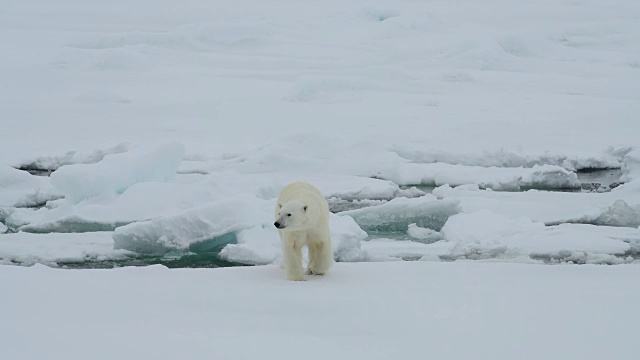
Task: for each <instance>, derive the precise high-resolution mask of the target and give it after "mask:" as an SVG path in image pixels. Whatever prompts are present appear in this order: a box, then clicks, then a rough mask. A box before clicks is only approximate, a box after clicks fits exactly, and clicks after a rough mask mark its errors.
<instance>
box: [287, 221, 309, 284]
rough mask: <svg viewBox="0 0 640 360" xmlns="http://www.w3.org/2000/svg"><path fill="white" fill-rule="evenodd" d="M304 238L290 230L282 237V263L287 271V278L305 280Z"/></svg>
mask: <svg viewBox="0 0 640 360" xmlns="http://www.w3.org/2000/svg"><path fill="white" fill-rule="evenodd" d="M303 244H304V239H303V238H302V236H301V235H299V234H295V233H294V232H290V233H289V234H287V235H285V236H283V239H282V263H283V265H284V270H285V271H286V273H287V279H289V280H295V281H305V280H306V279H305V278H304V272H303V269H302V245H303Z"/></svg>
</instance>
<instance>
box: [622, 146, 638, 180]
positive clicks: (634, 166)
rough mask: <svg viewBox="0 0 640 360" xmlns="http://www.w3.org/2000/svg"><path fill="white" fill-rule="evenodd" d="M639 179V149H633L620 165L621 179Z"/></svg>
mask: <svg viewBox="0 0 640 360" xmlns="http://www.w3.org/2000/svg"><path fill="white" fill-rule="evenodd" d="M634 179H635V180H639V179H640V149H635V150H633V151H631V152H629V153H628V154H627V155H626V156H625V157H624V160H623V166H622V178H621V179H620V180H622V181H627V182H629V181H631V180H634Z"/></svg>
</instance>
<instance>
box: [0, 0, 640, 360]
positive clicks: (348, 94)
mask: <svg viewBox="0 0 640 360" xmlns="http://www.w3.org/2000/svg"><path fill="white" fill-rule="evenodd" d="M638 13H640V3H638V2H634V1H626V0H614V1H608V2H602V1H597V0H582V1H555V0H542V1H517V2H514V1H507V0H487V1H483V2H473V1H429V2H415V1H389V0H378V1H373V2H372V1H351V2H349V3H345V2H343V1H337V0H326V1H321V2H291V1H284V0H275V1H269V2H259V1H253V0H241V1H234V2H216V3H215V4H212V3H211V2H202V1H200V0H185V1H182V2H180V3H177V2H175V1H172V0H157V1H153V2H150V1H146V0H140V1H133V2H126V3H125V2H124V1H120V0H116V1H111V2H87V1H79V0H60V1H55V2H52V1H44V0H27V1H13V2H8V3H6V4H3V7H2V11H1V12H0V24H1V25H0V48H1V49H2V56H1V57H0V79H2V81H1V82H0V184H2V187H1V188H0V202H1V206H2V207H3V209H2V211H3V214H2V216H5V215H6V214H5V213H4V211H5V210H7V209H6V208H5V207H6V206H8V207H9V209H8V211H9V217H10V218H11V219H13V220H14V221H16V222H17V223H21V222H23V223H31V224H32V225H33V226H43V227H46V226H50V225H51V224H54V225H55V224H56V223H59V222H60V221H62V220H65V219H66V220H68V219H80V220H81V221H87V222H92V221H93V222H105V223H113V222H120V221H122V222H126V221H134V220H135V221H139V220H147V219H152V218H153V219H156V218H159V219H161V220H162V221H160V220H159V221H158V222H159V223H161V224H162V225H163V226H164V225H166V224H165V223H163V221H166V220H170V219H172V218H174V217H176V216H178V217H179V215H180V214H184V213H185V212H187V213H188V211H189V210H190V209H191V210H192V209H193V208H200V207H202V206H207V205H208V204H210V203H215V202H216V201H221V194H225V193H229V192H231V193H236V192H237V193H238V196H251V197H254V198H255V204H260V203H266V202H268V201H269V199H273V198H274V197H275V196H276V194H277V191H278V189H279V188H280V187H281V186H282V185H284V184H285V183H286V182H287V181H293V180H298V179H297V178H304V179H308V180H309V181H312V182H314V183H317V184H318V186H319V187H320V188H321V189H322V190H323V191H324V192H325V193H326V194H328V195H333V196H340V195H344V196H345V197H353V198H366V197H376V198H384V199H388V197H389V196H394V195H397V194H399V193H398V192H397V191H398V190H397V187H396V186H394V185H393V184H390V183H388V182H383V181H380V180H371V179H369V177H378V178H393V179H394V180H396V181H399V182H401V181H405V182H409V180H411V182H412V181H414V179H419V180H420V181H424V180H429V181H431V179H430V178H427V179H423V177H429V176H432V175H431V174H424V173H425V172H427V170H426V169H427V168H429V170H428V172H431V171H433V169H434V168H436V167H441V168H448V170H447V169H445V170H446V171H444V172H443V173H442V174H440V177H439V179H440V181H442V182H447V183H456V184H464V183H467V182H469V181H471V182H473V183H476V184H477V185H482V184H484V185H485V186H486V185H487V184H489V183H491V184H492V185H493V184H495V183H498V184H500V183H503V182H504V181H505V179H506V180H508V182H509V183H510V184H514V183H515V184H520V181H521V180H522V179H519V177H520V176H523V179H524V177H526V175H527V173H528V172H529V171H530V169H529V168H530V167H532V166H533V165H535V164H547V165H557V166H561V167H563V168H565V169H569V170H575V169H577V168H585V167H606V166H609V167H619V166H624V180H625V181H626V182H627V184H625V185H623V186H621V187H619V188H617V189H615V190H614V191H612V192H611V193H608V194H555V193H554V194H550V193H543V192H528V193H524V194H508V193H499V192H496V191H494V192H490V191H470V190H469V189H470V188H471V187H469V186H465V187H464V188H463V189H454V190H449V189H447V188H446V186H444V187H441V188H440V189H439V190H438V191H436V195H437V196H439V197H442V198H444V200H445V202H448V203H458V202H459V204H460V208H461V210H462V212H463V213H462V214H460V215H456V216H455V217H454V218H453V219H454V221H453V222H452V223H450V224H449V228H448V229H447V231H445V232H444V233H445V235H447V234H448V235H447V236H448V239H445V241H440V242H436V243H433V244H421V243H417V242H399V241H392V240H389V239H386V240H384V239H382V240H375V241H370V242H361V240H362V239H363V237H364V234H363V233H362V231H361V230H360V229H359V228H358V227H357V226H354V224H353V222H352V221H351V220H350V218H349V217H347V216H342V217H338V216H335V217H333V219H332V222H333V223H332V225H334V228H335V230H336V231H337V235H336V234H334V240H336V241H340V243H339V244H338V245H337V255H340V256H342V259H343V260H344V261H356V260H357V261H366V260H394V259H396V260H397V258H398V257H402V256H406V255H408V256H412V257H415V256H422V258H423V259H424V260H438V256H439V255H450V256H453V255H459V254H463V253H465V249H476V248H477V249H479V250H480V251H492V250H494V249H501V248H503V247H504V246H507V247H508V250H509V251H511V252H510V253H509V254H510V255H512V256H515V257H516V258H513V257H512V256H507V257H504V258H500V259H499V260H500V261H532V260H531V259H530V258H529V257H528V256H527V254H531V253H534V252H539V251H541V252H549V251H556V250H558V251H561V250H564V249H567V250H568V251H574V250H576V249H581V250H589V251H590V252H591V253H590V254H586V255H584V256H582V257H580V256H578V258H580V259H582V260H585V261H587V262H590V261H592V260H593V261H592V262H598V260H602V259H609V260H610V258H607V256H608V255H607V254H609V253H612V252H615V253H617V252H619V251H623V250H625V249H627V248H628V247H629V246H634V242H636V240H637V232H638V231H640V230H637V229H631V228H620V229H613V228H603V227H599V228H593V227H587V226H585V225H562V226H559V227H554V228H542V227H541V226H540V225H539V224H536V223H534V222H536V221H542V222H546V223H557V222H563V221H567V220H585V219H587V220H593V221H595V220H597V219H598V218H600V217H601V216H602V215H603V214H608V212H611V211H609V209H610V207H611V206H612V205H613V204H614V203H615V202H616V200H619V199H622V200H624V202H625V203H626V204H627V205H628V207H629V208H625V207H616V208H615V209H623V210H616V211H622V214H619V213H617V212H616V211H613V215H615V216H617V215H620V216H618V217H619V218H629V217H633V216H634V215H636V211H638V210H639V209H638V206H640V195H639V194H640V180H639V179H640V165H639V164H640V155H639V154H638V145H639V142H638V141H639V140H638V139H639V136H638V134H639V133H640V129H639V127H638V126H639V125H638V114H639V113H640V52H638V49H639V48H640V36H639V34H640V22H639V21H638V19H637V14H638ZM168 143H173V144H175V143H178V144H184V147H185V149H184V159H183V160H186V161H183V162H182V163H181V164H179V165H178V164H169V165H170V166H168V167H167V168H164V171H162V173H163V174H165V175H170V174H169V173H170V172H171V171H173V169H174V168H177V169H178V170H179V171H180V172H196V173H200V174H183V175H178V176H176V177H175V178H174V179H173V180H172V182H149V181H150V180H158V179H156V178H155V177H149V176H142V177H141V178H136V179H135V181H130V180H131V176H132V174H133V173H134V172H135V170H137V168H138V166H135V167H133V168H132V167H129V169H128V170H127V171H125V169H126V164H135V161H136V160H137V159H139V158H137V157H136V155H135V154H136V151H137V150H136V149H139V148H141V147H143V148H145V147H153V146H158V144H160V146H162V145H161V144H168ZM171 153H172V154H173V155H177V154H178V152H177V151H176V152H171ZM181 153H182V152H180V154H181ZM107 154H120V155H113V156H114V157H116V156H117V157H118V158H120V159H122V162H118V164H119V165H118V166H117V168H119V169H120V170H121V171H122V172H120V171H117V170H111V172H110V173H104V172H103V173H102V175H107V176H106V178H102V180H100V181H98V182H91V181H89V180H90V179H89V178H88V177H87V176H89V175H91V173H94V172H95V170H96V169H97V168H100V167H102V166H104V165H105V164H107V163H108V162H109V157H107V158H106V162H104V163H102V164H100V163H98V164H100V165H98V164H96V165H95V166H94V165H86V166H80V165H70V167H69V168H68V169H74V168H76V169H78V168H80V169H85V170H83V171H79V172H78V173H75V174H73V176H67V177H66V178H64V176H62V174H64V172H65V171H70V172H71V170H62V171H61V172H60V173H59V174H61V175H57V176H62V177H63V178H64V180H63V181H62V184H66V185H67V186H65V185H62V186H61V187H63V188H65V191H64V192H66V193H67V195H71V196H70V198H69V199H65V200H56V201H53V202H50V203H49V204H48V207H47V208H44V209H40V210H32V209H15V208H13V206H14V205H16V202H22V201H24V200H25V199H26V200H28V201H27V202H29V201H36V200H37V201H43V200H49V199H54V198H56V197H57V195H59V194H58V193H59V192H60V190H56V189H54V188H53V187H52V186H51V182H50V180H49V179H44V178H34V177H28V176H26V174H18V173H17V172H15V171H13V170H11V169H8V167H9V166H18V165H22V164H28V163H34V162H35V163H36V164H38V165H41V166H50V167H57V166H60V165H66V164H76V163H95V162H97V161H99V160H101V159H103V158H105V156H106V155H107ZM172 157H173V156H172ZM180 157H182V156H180ZM177 158H178V157H177V156H176V159H177ZM430 163H438V164H435V165H430ZM159 164H160V162H159V160H158V159H157V158H155V159H154V160H153V161H151V162H150V165H153V166H151V168H148V170H149V173H153V172H154V171H156V170H159V169H158V165H159ZM163 164H164V163H163ZM425 164H427V165H425ZM443 164H444V165H443ZM447 164H451V165H456V164H460V165H464V166H467V167H462V168H461V167H460V166H451V165H447ZM121 165H122V167H120V166H121ZM163 166H164V165H163ZM473 166H481V167H488V166H498V167H510V168H517V167H519V166H524V167H525V169H500V170H498V169H494V170H493V171H490V172H488V173H487V171H488V170H486V169H482V168H474V167H473ZM88 169H90V170H91V172H90V173H87V170H88ZM459 169H461V172H459V171H458V170H459ZM169 170H171V171H169ZM98 172H99V171H98ZM467 172H468V173H469V174H470V175H469V176H468V177H467ZM149 173H147V174H149ZM319 173H320V174H319ZM460 174H463V175H465V176H461V175H460ZM55 177H56V176H54V178H55ZM294 177H295V178H294ZM363 177H366V178H363ZM7 179H9V180H11V179H19V181H18V182H13V181H7ZM105 179H106V180H108V181H106V180H105ZM514 179H516V180H515V182H514ZM75 180H82V181H81V182H80V183H79V184H80V186H85V185H86V184H90V185H91V184H92V185H91V186H89V188H87V189H82V188H76V187H75V186H68V185H71V182H72V181H75ZM160 180H161V181H167V180H170V179H167V178H164V177H162V179H160ZM9 182H10V184H9ZM434 182H435V179H434ZM59 185H60V184H59ZM452 185H454V184H452ZM490 187H493V186H490ZM124 188H126V191H124V192H123V193H122V194H118V193H117V192H122V191H123V190H124ZM80 190H82V192H81V191H80ZM85 190H86V191H85ZM96 190H97V191H96ZM114 190H116V194H114V193H113V191H114ZM74 194H77V195H82V196H77V198H76V199H72V198H73V195H74ZM94 195H95V196H94ZM87 196H92V197H90V198H88V199H84V200H82V199H81V198H84V197H87ZM37 201H36V202H37ZM403 201H406V203H407V204H416V203H420V202H421V201H424V199H421V200H418V199H412V200H401V202H403ZM396 202H397V201H396ZM392 205H393V204H392ZM267 207H268V206H266V205H265V210H264V211H268V213H265V214H264V216H265V218H268V217H269V216H270V215H269V214H270V212H271V209H267ZM259 208H260V206H257V207H256V210H258V209H259ZM49 209H50V210H49ZM382 209H383V210H384V208H382ZM487 209H488V210H490V211H492V212H493V214H494V215H491V219H486V218H477V216H479V215H478V214H477V213H475V212H476V211H481V210H487ZM629 209H630V210H629ZM374 212H375V211H374ZM405 215H406V214H405ZM261 216H262V215H261ZM615 216H614V217H615ZM519 217H524V218H525V220H514V218H519ZM456 219H457V220H456ZM492 219H493V220H492ZM480 220H482V223H479V222H478V221H480ZM489 220H491V221H489ZM265 221H266V220H265ZM456 221H457V222H459V224H458V226H456ZM335 223H338V225H335ZM467 225H469V226H473V229H475V232H474V233H471V234H470V233H469V232H468V231H464V230H465V228H466V226H467ZM489 225H491V226H489ZM521 225H522V226H521ZM463 227H464V228H463ZM522 227H524V229H523V228H522ZM0 230H1V229H0ZM155 230H157V229H155ZM121 231H122V230H121ZM403 231H404V229H403ZM476 233H482V234H485V237H484V238H480V239H479V238H477V235H476ZM551 235H554V236H551ZM556 235H557V236H556ZM110 236H111V233H110V232H104V233H96V234H93V233H88V234H48V235H31V234H24V233H18V234H2V235H1V236H0V252H2V253H3V254H4V255H3V256H6V258H7V259H18V260H21V261H25V262H26V263H29V262H35V261H40V262H45V263H49V262H55V261H60V260H61V259H66V260H73V261H83V260H87V259H92V258H96V259H97V258H101V257H102V258H107V257H112V258H117V257H119V256H121V255H123V254H125V253H124V252H120V251H114V250H113V248H112V247H111V246H110V245H111V244H112V240H110ZM556 237H557V238H556ZM45 240H48V241H45ZM238 240H239V244H238V245H234V246H230V247H227V248H226V249H225V252H223V255H225V256H227V257H228V258H232V259H237V260H242V261H246V262H251V261H253V262H257V263H267V262H271V261H272V260H273V259H276V258H277V256H278V250H279V249H278V247H277V237H276V234H275V232H274V231H273V230H272V229H270V230H266V229H264V228H262V227H261V224H260V223H258V224H255V225H254V226H253V227H250V228H247V229H245V230H242V231H240V232H239V234H238ZM554 240H557V241H554ZM583 240H584V241H583ZM625 241H628V242H631V244H627V243H626V242H625ZM341 244H346V245H344V246H343V245H341ZM635 246H637V243H636V245H635ZM603 254H604V255H603ZM590 256H591V257H590ZM594 256H595V257H594ZM517 257H521V258H517ZM638 269H639V268H638V267H637V266H630V265H621V266H616V267H604V266H591V265H586V266H579V267H578V266H555V267H549V266H535V265H522V264H487V263H482V264H478V263H470V262H466V261H456V262H453V263H436V262H431V261H423V262H393V263H359V264H344V263H338V264H337V265H336V267H335V268H334V269H333V270H332V272H331V273H330V274H329V275H328V276H326V277H322V278H313V279H312V280H311V281H309V282H307V283H304V284H294V283H291V282H287V281H285V280H284V277H283V276H282V275H283V274H282V271H281V270H280V269H279V268H278V267H277V266H270V267H257V268H250V269H238V268H236V269H216V270H204V269H202V270H176V271H169V270H166V269H163V268H161V267H149V268H142V269H133V268H128V269H117V270H109V271H94V270H83V271H73V272H72V271H64V272H63V271H58V270H52V269H48V268H44V267H40V266H35V267H32V268H17V267H2V268H1V269H0V283H2V284H3V295H2V296H0V309H3V310H7V309H11V311H4V312H2V311H3V310H0V314H2V319H3V323H6V324H8V326H4V327H2V328H0V339H2V340H1V343H2V346H1V347H2V351H3V356H4V357H7V358H15V359H42V358H46V359H56V358H64V359H80V358H82V359H84V358H86V357H87V354H90V355H91V357H93V358H96V359H101V358H103V359H113V358H120V357H122V354H128V355H130V356H137V357H141V358H148V357H154V358H158V359H162V358H166V359H173V358H176V357H181V358H185V357H192V358H201V357H202V356H203V354H206V355H207V356H209V357H214V358H223V357H226V358H248V357H258V356H264V354H275V355H278V351H280V349H282V346H281V344H282V343H283V341H287V342H288V343H291V344H292V347H290V348H289V350H288V351H292V352H293V353H294V354H304V355H305V356H307V357H309V358H322V359H326V358H328V357H330V358H351V359H358V358H362V359H374V358H394V359H395V358H415V357H425V356H427V357H429V356H431V357H436V358H445V357H446V358H453V359H455V358H460V359H468V358H474V357H483V356H484V357H487V358H505V359H514V358H518V359H540V358H548V357H549V356H550V354H551V355H552V356H557V357H558V358H580V359H601V358H616V359H624V358H635V357H636V356H637V350H636V349H637V347H636V346H635V345H636V343H637V341H636V338H635V332H634V331H633V329H632V328H631V327H630V325H629V324H635V323H637V322H638V321H639V320H640V319H638V313H637V311H634V309H635V308H636V307H637V304H638V302H639V300H640V291H639V290H638V286H637V285H636V284H637V278H638V271H640V270H638ZM310 298H314V299H318V301H309V299H310ZM313 322H315V323H317V325H316V326H315V327H313V326H309V324H310V323H313ZM34 344H38V346H34ZM310 348H313V349H323V350H316V351H312V352H309V349H310ZM280 357H282V356H280Z"/></svg>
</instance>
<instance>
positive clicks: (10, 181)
mask: <svg viewBox="0 0 640 360" xmlns="http://www.w3.org/2000/svg"><path fill="white" fill-rule="evenodd" d="M60 197H62V194H60V193H59V192H57V191H55V190H54V189H53V188H52V186H51V183H50V181H49V178H47V177H42V176H34V175H31V174H29V173H28V172H26V171H22V170H17V169H14V168H12V167H9V166H3V165H0V207H14V206H18V207H28V206H38V205H42V204H44V203H45V202H47V200H53V199H58V198H60Z"/></svg>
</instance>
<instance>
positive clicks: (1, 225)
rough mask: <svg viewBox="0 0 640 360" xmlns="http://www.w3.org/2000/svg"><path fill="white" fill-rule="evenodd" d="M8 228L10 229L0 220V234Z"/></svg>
mask: <svg viewBox="0 0 640 360" xmlns="http://www.w3.org/2000/svg"><path fill="white" fill-rule="evenodd" d="M8 230H9V228H8V227H7V226H6V225H5V224H3V223H1V222H0V234H4V233H6V232H7V231H8Z"/></svg>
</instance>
